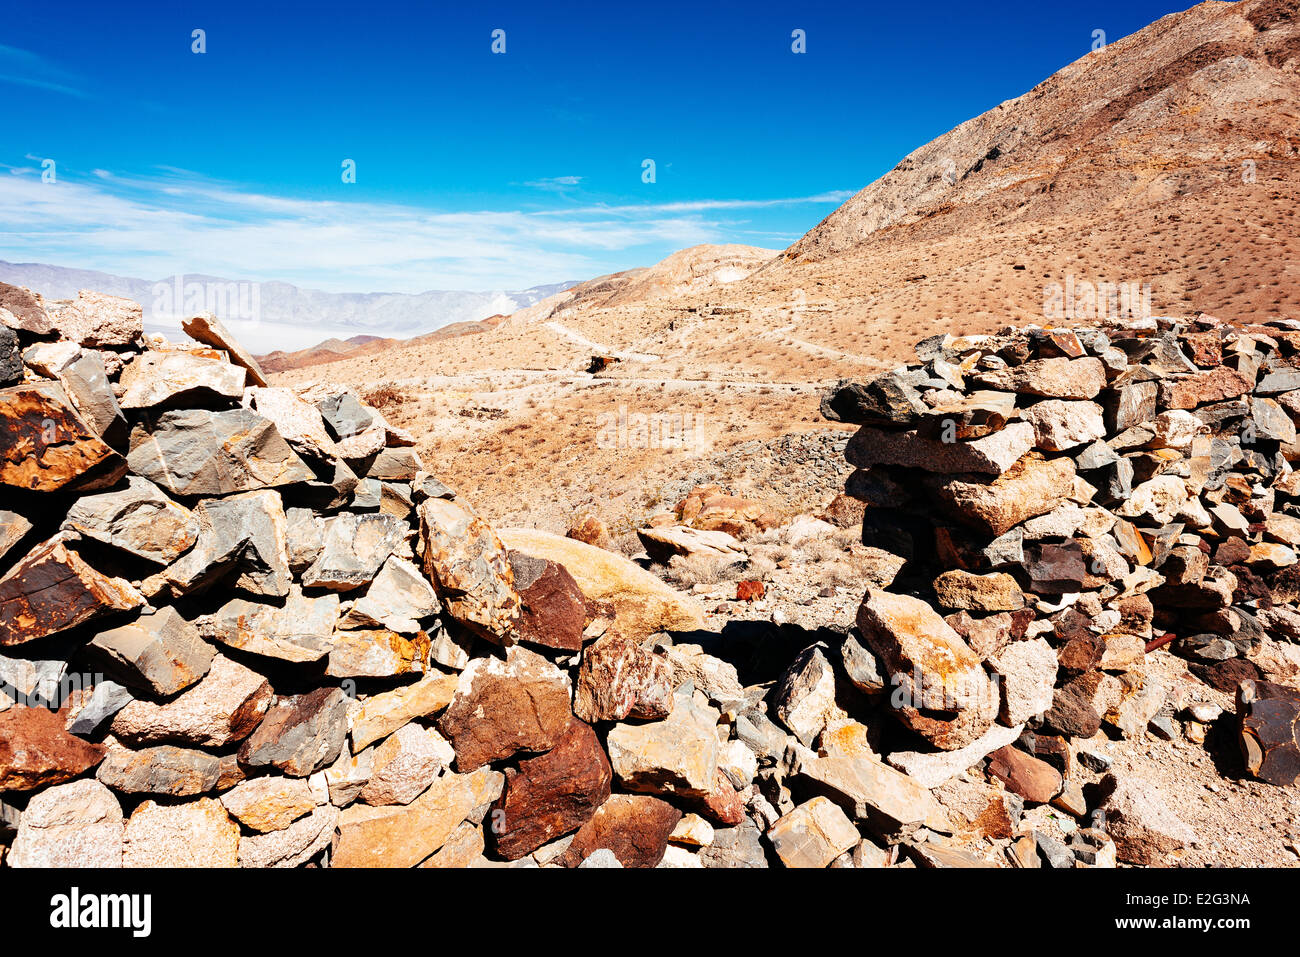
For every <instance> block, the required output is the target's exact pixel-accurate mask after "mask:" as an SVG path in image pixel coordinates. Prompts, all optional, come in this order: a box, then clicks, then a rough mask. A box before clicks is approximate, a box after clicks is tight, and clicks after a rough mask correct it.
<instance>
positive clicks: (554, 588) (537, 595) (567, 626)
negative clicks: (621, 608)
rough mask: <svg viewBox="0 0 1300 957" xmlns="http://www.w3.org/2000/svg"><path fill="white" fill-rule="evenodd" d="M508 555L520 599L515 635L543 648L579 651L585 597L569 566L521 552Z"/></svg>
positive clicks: (585, 604) (583, 625) (585, 613)
mask: <svg viewBox="0 0 1300 957" xmlns="http://www.w3.org/2000/svg"><path fill="white" fill-rule="evenodd" d="M508 555H509V557H510V569H511V571H512V572H513V573H514V576H515V591H517V592H518V593H519V600H520V615H519V621H518V623H517V624H516V625H515V637H516V638H517V639H518V640H520V641H527V642H530V643H531V644H535V645H542V646H543V647H545V648H558V649H560V650H562V651H581V650H582V631H583V629H584V628H586V626H587V599H586V598H585V597H584V596H583V594H582V589H581V588H579V587H578V583H577V582H576V581H574V579H573V576H572V575H570V574H569V570H568V569H567V568H565V567H564V566H563V565H561V564H560V563H559V562H555V561H550V560H548V559H545V558H534V557H532V556H531V555H525V554H524V553H523V552H516V551H511V552H509V553H508Z"/></svg>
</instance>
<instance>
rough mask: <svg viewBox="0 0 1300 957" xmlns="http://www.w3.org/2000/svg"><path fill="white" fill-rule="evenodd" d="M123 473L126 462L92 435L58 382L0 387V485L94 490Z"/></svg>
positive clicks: (37, 489) (113, 481)
mask: <svg viewBox="0 0 1300 957" xmlns="http://www.w3.org/2000/svg"><path fill="white" fill-rule="evenodd" d="M125 474H126V460H125V459H123V458H122V456H120V455H118V454H117V453H116V452H115V451H113V449H112V448H110V447H109V446H108V445H107V444H105V442H104V441H103V440H102V439H101V438H100V437H99V436H98V435H96V434H95V432H94V430H92V429H91V428H90V427H89V426H88V425H86V423H85V422H84V421H82V419H81V417H80V416H79V415H78V414H77V413H76V411H75V410H74V408H73V405H72V402H71V401H70V400H69V399H68V395H67V393H66V392H64V390H63V386H61V385H59V384H58V383H57V382H41V383H38V384H35V385H16V386H12V387H10V388H8V389H0V485H11V486H14V487H16V488H25V489H31V490H33V491H37V492H56V491H93V490H95V489H100V488H106V487H108V486H109V485H112V484H113V483H115V482H117V481H118V479H120V478H121V477H122V476H123V475H125Z"/></svg>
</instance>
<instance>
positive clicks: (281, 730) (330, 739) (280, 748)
mask: <svg viewBox="0 0 1300 957" xmlns="http://www.w3.org/2000/svg"><path fill="white" fill-rule="evenodd" d="M347 714H348V699H347V698H346V696H344V694H343V692H342V691H340V690H339V689H338V688H317V689H316V690H315V691H310V692H308V693H307V694H301V695H295V696H293V697H289V698H280V699H278V700H277V701H276V703H275V704H274V705H273V706H272V707H271V709H270V710H269V711H268V712H267V713H266V717H265V718H263V719H262V723H261V724H260V725H258V727H257V730H255V731H254V732H253V733H252V734H251V735H250V736H249V737H248V738H247V740H245V741H244V743H243V744H242V745H241V746H240V748H239V763H240V764H241V765H243V766H245V767H250V768H275V769H276V770H278V771H280V772H282V773H284V774H287V775H289V776H291V777H298V778H305V777H309V776H311V775H312V774H315V773H316V772H317V771H320V770H323V769H324V768H327V767H329V766H330V765H331V764H333V763H334V762H335V761H336V760H337V759H338V756H339V754H340V753H341V752H342V750H343V744H344V740H345V739H346V738H347V733H348V717H347Z"/></svg>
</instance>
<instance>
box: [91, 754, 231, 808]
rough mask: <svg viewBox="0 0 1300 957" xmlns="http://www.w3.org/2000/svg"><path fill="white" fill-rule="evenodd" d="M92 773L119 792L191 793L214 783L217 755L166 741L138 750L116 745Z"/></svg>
mask: <svg viewBox="0 0 1300 957" xmlns="http://www.w3.org/2000/svg"><path fill="white" fill-rule="evenodd" d="M95 777H96V778H97V779H98V780H99V782H100V783H101V784H104V785H106V786H107V787H109V788H111V789H112V790H114V791H116V792H118V793H120V794H158V795H166V796H169V797H192V796H194V795H196V794H206V793H207V792H209V791H211V790H213V789H214V788H215V787H216V786H217V780H218V779H219V778H220V777H221V759H220V758H218V757H216V756H214V755H211V754H208V753H207V752H206V751H199V750H197V749H195V748H178V747H175V746H174V745H170V744H164V745H159V746H158V747H155V748H143V749H141V750H139V751H132V750H131V749H129V748H122V747H118V748H114V749H111V750H110V751H109V753H108V757H107V758H105V759H104V762H103V763H102V764H101V765H100V766H99V769H98V771H96V773H95Z"/></svg>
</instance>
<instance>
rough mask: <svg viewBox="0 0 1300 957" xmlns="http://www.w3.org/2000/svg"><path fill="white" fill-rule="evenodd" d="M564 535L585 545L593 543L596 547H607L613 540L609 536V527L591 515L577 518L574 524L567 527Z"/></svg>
mask: <svg viewBox="0 0 1300 957" xmlns="http://www.w3.org/2000/svg"><path fill="white" fill-rule="evenodd" d="M565 537H566V538H572V539H574V540H575V541H579V542H583V543H585V544H587V545H595V546H596V547H597V548H609V547H610V546H611V545H613V540H612V539H611V538H610V537H609V529H608V528H606V527H605V523H604V522H602V521H601V520H600V519H598V518H596V517H595V516H592V515H586V516H584V517H583V518H582V519H581V520H579V521H578V523H577V524H576V525H574V526H573V527H572V528H571V529H569V531H568V532H567V533H566V535H565Z"/></svg>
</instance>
